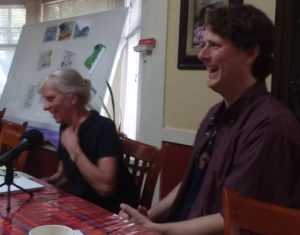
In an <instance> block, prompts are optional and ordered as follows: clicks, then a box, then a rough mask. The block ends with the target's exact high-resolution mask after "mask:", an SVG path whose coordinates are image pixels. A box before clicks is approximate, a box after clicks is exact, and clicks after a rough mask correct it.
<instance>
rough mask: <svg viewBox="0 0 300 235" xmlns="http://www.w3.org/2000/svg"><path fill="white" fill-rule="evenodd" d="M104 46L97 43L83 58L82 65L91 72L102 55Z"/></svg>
mask: <svg viewBox="0 0 300 235" xmlns="http://www.w3.org/2000/svg"><path fill="white" fill-rule="evenodd" d="M105 50H106V47H105V46H104V45H102V44H97V45H96V46H95V47H94V51H93V53H92V54H91V55H90V56H89V57H88V58H87V59H86V60H85V62H84V65H85V67H86V68H87V69H88V70H89V73H92V72H93V70H94V69H95V67H96V66H97V64H99V61H100V59H101V58H102V57H103V55H104V52H105Z"/></svg>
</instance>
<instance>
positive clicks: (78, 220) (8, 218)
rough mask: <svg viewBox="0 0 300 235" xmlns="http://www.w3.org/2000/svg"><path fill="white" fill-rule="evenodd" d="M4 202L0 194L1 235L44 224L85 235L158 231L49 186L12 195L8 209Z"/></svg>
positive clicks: (24, 234)
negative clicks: (68, 228) (65, 228)
mask: <svg viewBox="0 0 300 235" xmlns="http://www.w3.org/2000/svg"><path fill="white" fill-rule="evenodd" d="M7 201H8V200H7V195H5V194H2V195H0V215H1V216H0V234H2V235H28V232H29V230H30V229H32V228H34V227H36V226H39V225H44V224H60V225H66V226H68V227H70V228H72V229H78V230H80V231H81V232H82V233H83V234H84V235H98V234H99V235H103V234H111V235H117V234H143V235H154V234H157V233H155V232H152V231H149V230H147V229H145V228H143V227H141V226H138V225H135V224H133V223H130V222H128V221H126V220H123V219H122V218H120V217H119V216H118V215H116V214H112V213H111V212H109V211H107V210H105V209H102V208H100V207H98V206H96V205H94V204H92V203H89V202H87V201H85V200H83V199H80V198H78V197H76V196H73V195H70V194H68V193H65V192H64V191H62V190H59V189H57V188H55V187H53V186H50V185H46V186H45V188H43V189H42V190H39V191H35V192H34V195H33V197H30V196H29V194H27V193H24V192H19V193H14V194H11V198H10V202H11V210H10V212H7V211H6V207H7Z"/></svg>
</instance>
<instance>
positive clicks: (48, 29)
mask: <svg viewBox="0 0 300 235" xmlns="http://www.w3.org/2000/svg"><path fill="white" fill-rule="evenodd" d="M127 12H128V9H124V8H122V9H115V10H110V11H104V12H100V13H95V14H90V15H84V16H78V17H73V18H66V19H60V20H55V21H48V22H43V23H38V24H32V25H25V26H24V28H23V30H22V33H21V36H20V40H19V43H18V46H17V48H16V52H15V56H14V59H13V62H12V66H11V68H10V71H9V74H8V79H7V83H6V85H5V88H4V91H3V95H2V97H1V101H0V108H4V107H5V108H6V113H5V118H6V119H10V120H14V121H18V122H23V121H28V124H29V126H32V127H38V128H44V129H49V130H54V131H57V130H58V124H56V123H55V121H54V120H53V118H52V116H51V115H50V114H49V113H48V112H46V111H44V110H43V107H42V98H41V96H40V94H38V86H39V83H40V81H41V80H43V79H44V78H45V77H46V76H47V75H48V74H49V73H50V72H51V71H53V70H55V69H57V68H60V67H71V68H74V69H77V70H78V71H79V72H80V73H81V74H82V75H83V77H85V78H89V79H91V81H92V85H93V87H94V88H95V89H96V91H97V93H96V95H95V96H94V98H93V99H94V101H95V102H93V103H98V104H99V107H100V106H101V102H100V99H99V96H101V97H103V96H104V93H105V90H106V89H107V85H106V82H105V80H109V79H110V77H111V76H112V72H113V71H114V68H115V62H116V58H117V54H118V53H119V51H120V48H119V47H120V42H121V39H122V37H123V36H124V34H123V32H124V28H125V24H126V19H127Z"/></svg>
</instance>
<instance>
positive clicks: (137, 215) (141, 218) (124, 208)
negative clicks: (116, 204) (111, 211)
mask: <svg viewBox="0 0 300 235" xmlns="http://www.w3.org/2000/svg"><path fill="white" fill-rule="evenodd" d="M120 208H121V211H120V212H119V215H120V216H121V217H122V218H123V219H126V220H129V221H131V222H133V223H136V224H139V225H142V226H144V227H146V228H149V229H153V224H154V223H153V222H152V221H151V220H150V218H149V217H148V213H147V208H146V207H143V206H141V205H139V206H138V208H137V209H135V208H133V207H131V206H129V205H127V204H125V203H122V204H121V205H120Z"/></svg>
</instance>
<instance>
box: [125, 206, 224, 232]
mask: <svg viewBox="0 0 300 235" xmlns="http://www.w3.org/2000/svg"><path fill="white" fill-rule="evenodd" d="M121 209H122V211H123V212H124V213H127V214H129V215H130V216H131V217H130V221H132V222H134V223H136V224H139V225H142V226H144V227H146V228H149V229H151V230H154V231H157V232H159V233H161V234H164V235H194V234H195V235H217V234H222V233H223V227H224V219H223V216H222V215H221V214H219V213H217V214H212V215H206V216H202V217H198V218H195V219H191V220H185V221H182V222H172V223H161V224H159V223H155V222H153V221H151V220H150V219H149V217H147V216H146V215H143V214H141V213H140V212H139V211H138V210H136V209H134V208H132V207H130V206H128V205H125V204H121Z"/></svg>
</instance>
